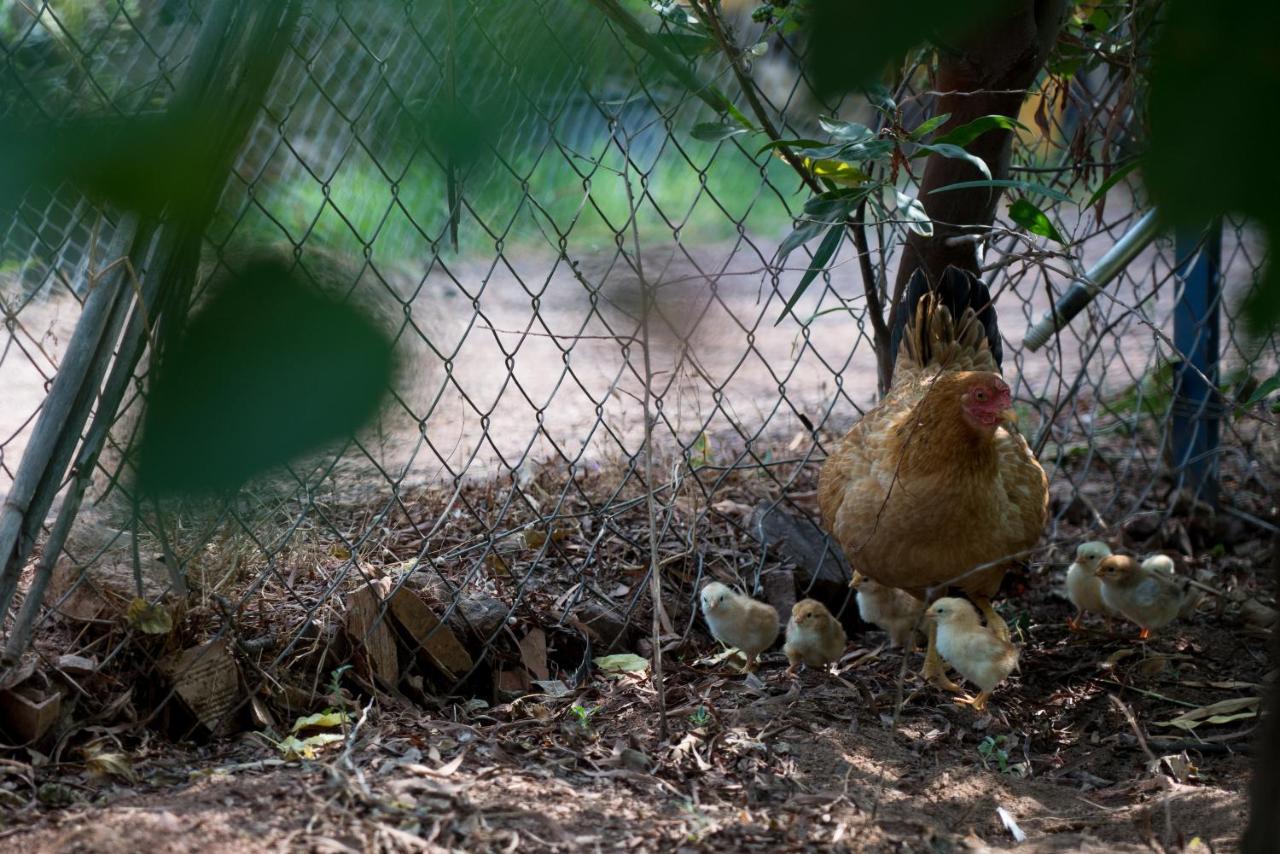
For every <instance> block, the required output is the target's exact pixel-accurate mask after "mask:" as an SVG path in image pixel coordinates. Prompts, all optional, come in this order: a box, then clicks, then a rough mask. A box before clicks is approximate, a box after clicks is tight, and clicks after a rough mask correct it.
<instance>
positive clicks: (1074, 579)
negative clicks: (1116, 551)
mask: <svg viewBox="0 0 1280 854" xmlns="http://www.w3.org/2000/svg"><path fill="white" fill-rule="evenodd" d="M1110 556H1111V549H1110V548H1109V547H1108V546H1107V544H1106V543H1103V542H1099V541H1097V540H1092V541H1090V542H1087V543H1081V544H1080V545H1079V546H1077V547H1076V560H1075V563H1073V564H1071V566H1069V567H1067V598H1068V599H1070V600H1071V604H1072V605H1075V606H1076V615H1075V616H1074V617H1072V618H1071V619H1070V620H1068V621H1067V625H1068V626H1070V627H1071V628H1072V629H1078V628H1080V620H1081V619H1082V618H1083V617H1084V614H1085V612H1086V611H1092V612H1093V613H1095V614H1102V615H1103V616H1105V617H1113V616H1115V613H1114V612H1113V611H1112V610H1111V609H1110V608H1108V607H1107V606H1106V604H1105V603H1104V602H1103V601H1102V584H1101V583H1100V582H1099V581H1098V576H1097V571H1098V564H1099V563H1101V562H1102V561H1103V559H1104V558H1107V557H1110Z"/></svg>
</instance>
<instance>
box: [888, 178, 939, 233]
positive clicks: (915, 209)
mask: <svg viewBox="0 0 1280 854" xmlns="http://www.w3.org/2000/svg"><path fill="white" fill-rule="evenodd" d="M894 193H895V194H896V195H897V200H898V212H899V213H901V214H902V215H903V216H904V217H905V218H906V220H907V228H909V229H911V230H912V231H914V232H915V233H916V234H918V235H920V236H921V237H933V220H931V219H929V214H928V213H926V212H925V209H924V205H922V204H921V203H920V200H919V199H914V198H912V197H911V196H908V195H907V194H906V193H902V192H899V191H897V190H895V191H894Z"/></svg>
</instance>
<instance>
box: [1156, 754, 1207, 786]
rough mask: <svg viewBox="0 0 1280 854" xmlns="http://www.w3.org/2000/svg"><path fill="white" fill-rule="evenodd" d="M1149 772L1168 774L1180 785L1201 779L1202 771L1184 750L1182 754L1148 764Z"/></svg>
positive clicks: (1164, 757) (1162, 757)
mask: <svg viewBox="0 0 1280 854" xmlns="http://www.w3.org/2000/svg"><path fill="white" fill-rule="evenodd" d="M1147 770H1148V771H1150V772H1151V773H1152V774H1159V773H1162V772H1163V773H1166V774H1168V775H1169V776H1170V777H1172V778H1173V779H1175V780H1177V781H1178V782H1179V783H1190V782H1194V781H1196V780H1198V779H1199V770H1200V769H1198V768H1196V766H1195V763H1194V762H1192V761H1191V757H1190V756H1188V755H1187V752H1186V751H1185V750H1184V751H1182V752H1181V753H1171V754H1169V755H1168V756H1161V757H1160V758H1159V759H1156V760H1154V761H1152V762H1148V763H1147Z"/></svg>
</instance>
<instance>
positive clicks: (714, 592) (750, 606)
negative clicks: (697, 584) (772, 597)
mask: <svg viewBox="0 0 1280 854" xmlns="http://www.w3.org/2000/svg"><path fill="white" fill-rule="evenodd" d="M702 616H703V617H705V618H706V620H707V626H708V627H709V628H710V629H711V634H712V636H713V637H714V638H715V639H716V640H718V641H720V643H722V644H724V645H725V646H731V647H736V648H737V649H739V650H741V651H742V654H743V655H745V656H746V657H747V663H746V666H745V667H744V668H743V670H744V671H751V670H754V669H755V666H756V657H757V656H758V655H760V653H762V652H764V651H765V650H766V649H768V648H769V647H771V646H773V642H774V641H775V640H777V639H778V611H777V609H775V608H774V607H773V606H772V605H767V604H765V603H764V602H757V601H756V600H754V599H752V598H751V597H750V596H743V595H742V594H741V593H735V592H733V591H732V590H730V589H729V588H728V587H726V586H725V585H723V584H721V583H720V582H718V581H713V582H711V583H710V584H708V585H707V586H706V587H704V588H702Z"/></svg>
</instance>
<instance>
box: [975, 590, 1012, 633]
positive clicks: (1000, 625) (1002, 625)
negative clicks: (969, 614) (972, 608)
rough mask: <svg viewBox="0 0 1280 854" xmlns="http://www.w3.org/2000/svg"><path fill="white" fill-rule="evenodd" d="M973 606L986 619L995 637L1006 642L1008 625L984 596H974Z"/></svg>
mask: <svg viewBox="0 0 1280 854" xmlns="http://www.w3.org/2000/svg"><path fill="white" fill-rule="evenodd" d="M973 604H975V605H977V606H978V610H979V611H981V612H982V615H983V616H984V617H986V618H987V625H988V626H990V627H991V630H992V631H993V632H995V633H996V636H997V637H999V638H1000V640H1004V641H1007V640H1008V639H1009V624H1008V623H1006V622H1005V621H1004V618H1003V617H1001V616H1000V615H999V614H997V613H996V609H995V606H994V605H992V604H991V600H990V599H988V598H987V597H986V596H974V597H973Z"/></svg>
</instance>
